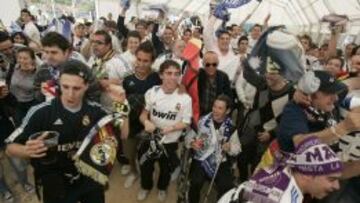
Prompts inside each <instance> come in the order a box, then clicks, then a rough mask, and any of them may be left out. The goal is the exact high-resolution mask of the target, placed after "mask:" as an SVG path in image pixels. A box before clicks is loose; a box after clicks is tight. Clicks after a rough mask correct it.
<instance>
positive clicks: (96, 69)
mask: <svg viewBox="0 0 360 203" xmlns="http://www.w3.org/2000/svg"><path fill="white" fill-rule="evenodd" d="M114 55H115V52H114V51H113V50H110V51H109V52H108V53H106V54H105V56H104V57H102V58H97V59H95V62H94V64H93V65H92V67H91V69H92V72H93V74H94V75H95V77H96V78H97V79H107V78H108V77H109V75H108V73H107V72H106V70H105V67H104V64H105V63H106V62H107V61H108V60H110V59H111V58H112V57H113V56H114Z"/></svg>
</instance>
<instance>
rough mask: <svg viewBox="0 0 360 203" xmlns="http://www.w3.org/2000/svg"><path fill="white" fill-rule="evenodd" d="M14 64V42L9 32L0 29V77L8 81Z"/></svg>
mask: <svg viewBox="0 0 360 203" xmlns="http://www.w3.org/2000/svg"><path fill="white" fill-rule="evenodd" d="M15 64H16V57H15V49H14V44H13V42H12V41H11V37H10V35H9V33H7V32H4V31H0V78H3V79H6V81H7V82H8V83H9V82H10V77H11V75H12V72H13V71H14V67H15Z"/></svg>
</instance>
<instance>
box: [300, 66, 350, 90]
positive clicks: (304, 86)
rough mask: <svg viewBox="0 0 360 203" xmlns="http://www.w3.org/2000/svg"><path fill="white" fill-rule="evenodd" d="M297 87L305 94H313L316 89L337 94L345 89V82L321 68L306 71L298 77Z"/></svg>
mask: <svg viewBox="0 0 360 203" xmlns="http://www.w3.org/2000/svg"><path fill="white" fill-rule="evenodd" d="M298 88H299V89H300V90H301V91H303V92H304V93H306V94H313V93H315V92H317V91H322V92H325V93H329V94H339V93H342V92H343V91H346V90H347V87H346V85H345V84H343V83H341V82H340V81H338V80H336V78H335V77H334V76H332V75H331V74H330V73H328V72H327V71H323V70H315V71H308V72H306V73H305V74H304V75H303V76H302V77H301V78H300V80H299V82H298Z"/></svg>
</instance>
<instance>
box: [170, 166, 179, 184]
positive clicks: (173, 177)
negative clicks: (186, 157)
mask: <svg viewBox="0 0 360 203" xmlns="http://www.w3.org/2000/svg"><path fill="white" fill-rule="evenodd" d="M180 171H181V168H180V166H178V167H176V169H175V170H174V172H173V173H172V174H171V181H175V180H176V179H177V178H178V177H179V175H180Z"/></svg>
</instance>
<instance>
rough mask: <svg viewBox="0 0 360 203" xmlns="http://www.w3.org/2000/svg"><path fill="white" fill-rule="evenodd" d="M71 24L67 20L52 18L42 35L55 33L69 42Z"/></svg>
mask: <svg viewBox="0 0 360 203" xmlns="http://www.w3.org/2000/svg"><path fill="white" fill-rule="evenodd" d="M71 26H72V24H71V22H70V21H69V20H68V19H56V18H54V19H53V20H52V21H51V22H50V23H49V26H48V28H47V29H46V30H45V31H44V33H43V34H44V35H46V34H47V33H49V32H57V33H59V34H61V35H62V36H64V37H65V38H66V39H67V40H69V41H71Z"/></svg>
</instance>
